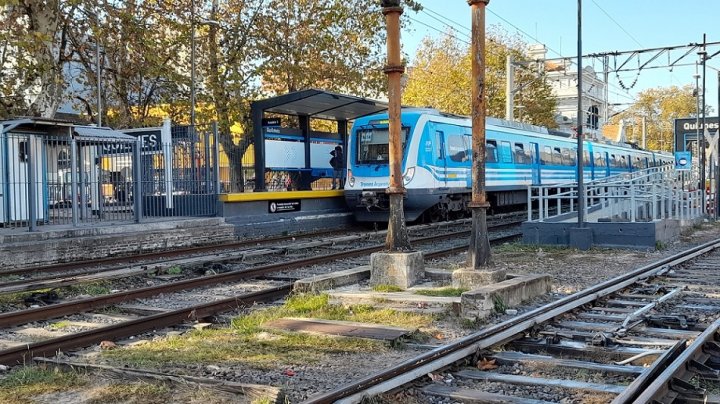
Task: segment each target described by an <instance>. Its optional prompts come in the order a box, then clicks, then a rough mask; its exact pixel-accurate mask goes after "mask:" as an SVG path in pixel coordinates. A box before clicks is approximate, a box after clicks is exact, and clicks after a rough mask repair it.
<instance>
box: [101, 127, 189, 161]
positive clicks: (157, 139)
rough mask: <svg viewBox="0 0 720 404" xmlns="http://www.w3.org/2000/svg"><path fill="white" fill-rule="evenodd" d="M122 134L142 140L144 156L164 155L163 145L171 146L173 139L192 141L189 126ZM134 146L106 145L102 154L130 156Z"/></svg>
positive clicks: (130, 130) (133, 131)
mask: <svg viewBox="0 0 720 404" xmlns="http://www.w3.org/2000/svg"><path fill="white" fill-rule="evenodd" d="M122 132H123V133H125V134H126V135H130V136H134V137H136V138H138V139H140V144H141V152H142V154H157V153H162V152H163V144H165V145H169V144H170V142H171V141H172V139H175V140H191V139H192V136H190V132H191V131H190V127H189V126H174V127H170V125H167V127H165V126H161V127H156V128H138V129H126V130H123V131H122ZM133 146H134V144H133V142H117V143H105V144H103V145H101V148H102V150H101V154H103V155H108V154H128V153H132V150H133Z"/></svg>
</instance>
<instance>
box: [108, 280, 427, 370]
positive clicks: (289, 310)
mask: <svg viewBox="0 0 720 404" xmlns="http://www.w3.org/2000/svg"><path fill="white" fill-rule="evenodd" d="M283 317H308V318H310V317H311V318H321V319H327V320H344V321H358V322H368V323H380V324H388V325H393V326H397V327H406V328H419V327H428V326H430V325H431V324H432V321H433V317H431V316H426V315H419V314H414V313H408V312H398V311H395V310H391V309H376V308H374V307H372V306H369V305H354V306H349V307H343V306H340V305H331V304H329V297H328V295H326V294H320V295H313V294H309V295H297V296H293V297H291V298H289V299H288V300H287V301H286V302H285V304H284V305H283V306H280V307H271V308H268V309H263V310H256V311H254V312H252V313H251V314H249V315H245V316H240V317H237V318H235V319H233V321H232V323H231V326H230V328H226V329H216V330H207V329H206V330H200V331H197V330H196V331H192V332H189V333H188V334H185V335H183V336H174V337H169V338H165V339H162V340H160V341H153V342H149V343H146V344H143V345H137V346H134V347H131V348H123V349H115V350H110V351H104V354H105V355H107V356H108V357H111V358H114V359H115V360H117V361H119V362H125V363H134V364H140V365H148V364H162V363H182V364H187V363H217V362H242V363H245V364H247V365H249V366H255V367H260V368H264V367H269V366H273V367H275V366H277V364H278V363H283V364H289V365H294V364H305V363H308V362H315V361H318V360H320V359H321V358H322V357H323V356H324V355H325V354H327V353H331V352H338V351H345V352H365V351H375V352H381V351H382V350H384V349H387V347H386V346H385V344H384V343H382V342H380V341H372V340H365V339H358V338H337V337H331V336H321V335H313V334H304V333H286V332H281V331H275V330H270V329H266V328H265V327H264V324H265V323H267V322H268V321H271V320H275V319H278V318H283ZM421 337H422V336H421V335H418V336H417V338H421ZM238 347H242V349H238Z"/></svg>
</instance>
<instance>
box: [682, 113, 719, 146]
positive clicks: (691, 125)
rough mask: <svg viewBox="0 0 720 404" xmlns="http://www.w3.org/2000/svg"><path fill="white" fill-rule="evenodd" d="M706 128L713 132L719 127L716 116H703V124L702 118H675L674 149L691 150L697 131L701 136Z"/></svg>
mask: <svg viewBox="0 0 720 404" xmlns="http://www.w3.org/2000/svg"><path fill="white" fill-rule="evenodd" d="M705 129H707V131H708V132H710V134H714V133H715V132H716V131H717V130H718V129H720V123H718V117H717V116H708V117H705V126H703V120H702V118H701V119H699V120H697V119H695V118H681V119H676V120H675V151H692V150H693V148H694V147H693V145H694V144H695V142H697V135H698V132H699V133H700V137H701V138H702V137H703V136H704V133H705Z"/></svg>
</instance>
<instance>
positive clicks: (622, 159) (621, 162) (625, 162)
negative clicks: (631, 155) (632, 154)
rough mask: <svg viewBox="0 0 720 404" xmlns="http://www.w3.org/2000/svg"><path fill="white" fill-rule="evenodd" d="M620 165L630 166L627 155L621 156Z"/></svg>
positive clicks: (623, 166)
mask: <svg viewBox="0 0 720 404" xmlns="http://www.w3.org/2000/svg"><path fill="white" fill-rule="evenodd" d="M620 167H622V168H628V159H627V158H626V157H625V156H620Z"/></svg>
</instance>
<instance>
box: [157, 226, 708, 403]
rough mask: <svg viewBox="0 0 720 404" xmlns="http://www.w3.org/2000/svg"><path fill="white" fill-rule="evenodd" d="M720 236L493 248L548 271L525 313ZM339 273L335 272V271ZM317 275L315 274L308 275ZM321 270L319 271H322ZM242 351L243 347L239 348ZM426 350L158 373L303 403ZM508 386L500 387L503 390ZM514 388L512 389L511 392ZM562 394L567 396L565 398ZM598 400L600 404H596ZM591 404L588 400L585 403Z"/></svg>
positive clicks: (525, 270) (405, 398)
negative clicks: (628, 244)
mask: <svg viewBox="0 0 720 404" xmlns="http://www.w3.org/2000/svg"><path fill="white" fill-rule="evenodd" d="M718 235H720V225H716V224H710V223H706V224H702V225H699V226H695V227H693V228H692V229H689V230H688V231H687V232H685V234H684V235H683V236H682V237H681V239H680V240H678V241H677V242H674V243H672V244H669V245H667V246H665V247H664V248H663V249H661V250H652V251H651V250H629V249H591V250H589V251H585V252H583V251H577V250H567V249H560V248H553V247H542V248H537V247H529V246H522V245H518V244H506V245H503V246H499V247H494V248H493V253H492V254H493V261H494V264H493V265H494V266H497V267H500V268H505V269H506V270H507V271H508V273H512V274H531V273H547V274H550V275H551V278H552V284H553V286H552V293H551V294H549V295H547V296H543V297H540V298H537V299H534V300H533V301H530V302H527V303H526V304H524V305H523V306H522V307H518V308H517V309H518V312H519V313H522V312H525V311H527V310H530V309H532V308H534V307H537V306H539V305H542V304H546V303H547V302H549V301H552V300H556V299H559V298H561V297H563V296H565V295H567V294H571V293H574V292H577V291H579V290H582V289H584V288H587V287H589V286H592V285H595V284H597V283H599V282H601V281H604V280H607V279H609V278H612V277H615V276H618V275H620V274H623V273H626V272H628V271H630V270H633V269H635V268H638V267H640V266H643V265H646V264H648V263H651V262H655V261H657V260H659V259H661V258H663V257H666V256H670V255H673V254H676V253H678V252H680V251H682V250H685V249H687V248H690V247H692V246H695V245H699V244H702V243H704V242H707V241H709V240H712V239H715V238H717V237H718ZM464 259H465V254H460V255H458V256H455V257H449V258H447V259H443V260H436V261H434V262H431V263H428V264H426V265H427V266H429V267H444V268H457V267H460V266H462V265H463V263H464ZM336 269H337V268H336ZM308 272H314V271H308ZM319 272H321V271H319ZM510 317H511V316H510V315H507V314H503V315H495V316H492V317H490V318H488V319H486V320H485V322H484V323H482V324H477V325H476V326H475V327H472V328H468V327H467V326H466V324H464V323H463V322H462V321H459V320H458V319H457V318H452V316H448V317H447V318H443V319H439V320H438V323H437V324H435V327H436V330H437V334H442V339H441V340H435V341H431V342H430V343H444V342H449V341H451V340H452V339H455V338H459V337H461V336H464V335H467V334H469V333H472V332H475V331H477V330H478V329H479V328H482V327H485V326H487V325H490V324H495V323H498V322H501V321H504V320H506V319H508V318H510ZM239 349H242V348H241V347H239ZM420 352H422V351H421V350H420V349H417V348H414V347H412V346H406V347H404V348H402V347H401V348H399V349H398V348H390V347H388V348H387V349H385V350H383V351H382V352H380V353H379V354H378V353H377V352H374V353H372V354H367V353H365V354H363V353H352V354H349V353H344V352H338V353H333V354H327V355H326V357H325V358H323V361H322V362H321V363H317V364H312V365H307V366H302V367H297V366H295V367H292V369H291V370H292V372H290V373H292V375H291V376H290V375H288V372H287V370H288V369H289V366H288V365H287V364H283V363H278V364H277V365H276V366H275V368H274V369H270V370H267V369H266V370H259V369H253V368H248V367H246V366H242V365H239V364H233V363H224V364H223V363H218V364H191V363H189V364H187V365H186V366H185V367H183V368H181V369H180V368H167V369H160V370H162V371H167V372H170V373H172V372H177V373H183V374H190V375H195V376H202V377H211V378H217V379H227V380H232V381H236V382H246V383H255V384H269V385H274V386H280V387H283V388H285V389H286V391H287V392H288V393H289V396H290V397H289V399H290V402H293V403H295V402H300V401H302V400H303V399H305V398H307V397H309V396H311V395H312V394H316V393H318V392H323V391H327V390H330V389H333V388H335V387H338V386H340V385H343V384H345V383H348V382H350V381H352V380H355V379H357V378H360V377H362V376H364V375H369V374H372V373H374V372H377V371H378V370H380V369H383V368H387V367H389V366H390V365H391V364H393V363H398V362H401V361H403V360H405V359H408V358H412V357H414V356H416V355H418V354H419V353H420ZM506 387H507V386H498V391H502V390H503V389H504V388H506ZM512 389H514V387H512V388H509V390H508V393H511V392H512V391H513V390H512ZM540 389H541V391H538V392H537V396H536V397H534V398H540V399H549V400H556V401H560V400H562V399H564V400H563V402H568V403H570V402H590V401H592V402H604V401H605V400H603V399H600V397H594V398H593V397H587V396H582V395H578V394H577V393H575V394H572V395H567V393H566V392H564V391H563V390H562V389H548V388H540ZM563 394H566V395H565V396H563ZM596 399H600V401H596ZM587 400H590V401H587ZM376 402H387V403H452V402H453V400H447V399H438V398H432V397H426V396H424V395H423V394H421V393H419V392H418V391H417V390H414V389H411V390H408V391H404V392H401V393H394V394H392V395H387V396H385V397H381V398H378V400H376Z"/></svg>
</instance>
